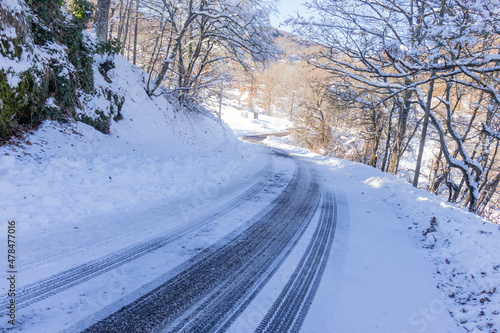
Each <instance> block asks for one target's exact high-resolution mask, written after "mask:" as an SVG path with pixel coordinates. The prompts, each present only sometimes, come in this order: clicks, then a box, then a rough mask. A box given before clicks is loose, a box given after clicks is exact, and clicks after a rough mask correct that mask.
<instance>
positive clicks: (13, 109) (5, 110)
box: [0, 70, 38, 138]
mask: <svg viewBox="0 0 500 333" xmlns="http://www.w3.org/2000/svg"><path fill="white" fill-rule="evenodd" d="M8 75H9V73H7V72H5V71H4V70H0V138H5V137H7V136H8V135H9V134H10V133H9V132H10V131H9V129H10V126H11V122H12V120H13V119H14V118H15V121H17V122H18V123H27V124H30V123H32V122H33V121H35V119H34V118H35V117H36V115H35V111H36V101H37V98H38V97H37V91H38V89H37V86H36V83H35V77H34V75H33V74H32V73H31V72H29V71H27V72H24V73H22V74H21V75H20V79H21V81H20V82H19V83H18V84H17V86H16V87H14V88H12V87H11V86H10V85H9V82H8V80H7V78H8Z"/></svg>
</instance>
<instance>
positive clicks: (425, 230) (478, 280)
mask: <svg viewBox="0 0 500 333" xmlns="http://www.w3.org/2000/svg"><path fill="white" fill-rule="evenodd" d="M265 143H266V144H267V145H270V146H274V147H277V148H280V149H284V150H288V151H290V152H292V153H293V154H296V155H298V156H301V157H302V158H304V159H307V160H309V161H311V162H313V163H315V164H317V165H320V166H319V167H318V169H319V170H320V172H322V175H323V177H324V178H325V183H327V184H328V185H327V186H331V188H332V189H333V190H334V191H336V192H339V191H340V192H345V193H347V196H348V197H350V199H351V200H350V202H349V205H350V206H351V209H350V211H351V214H352V215H357V214H358V215H359V214H360V213H359V211H364V210H366V213H367V214H366V217H363V216H362V215H360V216H361V217H360V218H361V219H364V218H367V219H368V220H366V221H362V220H361V221H353V220H354V219H355V217H354V216H352V217H351V228H354V226H355V224H356V222H358V223H359V224H360V225H361V227H360V228H361V229H360V230H359V231H358V233H359V232H362V231H361V230H362V229H369V228H371V227H372V226H373V225H374V224H375V225H378V226H379V227H380V228H385V229H387V228H388V226H390V228H396V227H397V228H400V229H406V230H408V235H409V236H410V237H411V238H412V239H413V240H414V243H415V246H416V247H420V248H421V250H422V251H424V254H425V256H426V257H427V258H428V259H430V260H431V262H432V263H433V264H434V267H435V269H434V273H433V281H431V283H433V284H434V285H435V286H436V287H437V288H438V289H439V291H440V292H439V297H438V298H436V299H432V297H431V298H429V299H430V301H427V303H424V304H423V306H422V307H421V308H419V309H415V312H414V313H413V314H412V315H410V316H408V317H405V318H400V319H401V321H403V322H406V324H408V323H409V324H410V326H411V327H412V328H413V330H414V331H417V332H424V331H425V332H427V331H432V332H445V331H444V330H442V329H438V328H436V326H433V325H437V322H438V319H439V316H440V315H443V312H445V309H446V310H447V311H448V312H449V313H450V314H451V316H452V317H453V318H454V319H455V321H456V322H457V325H458V326H459V327H462V330H460V331H468V332H496V331H497V330H498V329H500V227H499V226H498V225H496V224H492V223H490V222H488V221H486V220H484V219H481V218H480V217H479V216H477V215H475V214H472V213H469V212H468V211H466V210H464V209H461V208H457V207H456V206H454V205H452V204H449V203H447V202H445V201H444V200H442V199H441V198H439V197H438V196H435V195H433V194H430V193H428V192H426V191H424V190H419V189H415V188H414V187H412V186H411V185H410V184H408V183H406V182H405V181H404V180H403V179H400V178H398V177H395V176H393V175H389V174H386V173H383V172H381V171H380V170H378V169H375V168H371V167H368V166H366V165H363V164H359V163H355V162H350V161H345V160H340V159H337V158H331V157H324V156H320V155H317V154H314V153H311V152H309V151H306V150H303V149H300V148H297V147H295V146H293V145H291V142H290V140H289V139H288V138H277V137H269V138H267V139H266V140H265ZM363 198H365V199H363ZM366 198H370V199H369V200H368V199H366ZM377 207H379V208H378V209H379V210H380V207H385V208H382V210H384V209H387V210H389V211H388V212H387V214H385V215H382V216H383V218H382V219H378V218H376V217H374V211H375V210H376V209H377ZM390 216H396V217H397V218H396V219H395V221H396V222H395V223H396V224H391V223H393V222H390V221H387V220H389V219H390V218H389V217H390ZM386 219H387V220H386ZM366 223H369V224H370V225H366ZM352 232H353V230H351V233H352ZM375 232H376V231H373V233H372V234H371V235H367V239H366V240H363V242H360V244H359V245H360V247H361V249H359V251H362V252H363V254H360V257H361V258H365V259H366V257H369V256H370V255H371V252H373V251H374V250H373V244H374V243H375V242H378V243H380V244H384V243H385V244H391V245H390V246H392V245H394V244H398V243H399V242H400V240H398V239H396V238H394V237H392V236H391V235H389V234H381V233H376V234H375ZM375 235H376V236H375ZM368 236H369V237H368ZM336 237H337V236H336ZM358 237H359V235H358ZM374 237H380V238H381V239H378V240H375V239H373V238H374ZM398 237H401V236H400V235H399V236H398ZM339 251H340V249H339V250H338V251H337V252H336V253H337V255H339ZM348 251H351V252H352V251H356V250H353V249H349V250H348ZM367 251H369V252H370V254H369V253H367ZM394 251H396V252H398V251H404V249H402V248H394V249H393V250H392V252H394ZM332 255H333V257H334V258H335V253H334V254H332ZM389 255H390V256H391V257H397V256H398V254H397V253H395V254H394V253H393V254H390V253H389V254H388V256H389ZM403 255H404V254H401V256H403ZM374 260H377V263H378V264H377V265H376V266H374V267H371V269H372V271H370V275H369V279H368V280H367V281H366V283H374V282H373V279H376V277H377V276H378V275H379V274H382V275H383V274H385V273H387V272H375V271H374V270H375V269H377V267H378V266H383V265H384V263H385V262H387V261H388V260H390V258H389V257H384V258H378V259H377V258H376V259H374ZM407 265H411V263H408V264H407ZM393 269H396V267H393V268H391V271H392V270H393ZM400 269H401V267H399V268H398V270H400ZM358 270H360V271H361V270H362V267H358ZM412 270H413V271H415V273H416V274H418V272H419V271H420V267H413V268H412ZM392 274H393V273H391V275H392ZM355 278H356V279H358V280H359V279H360V275H359V274H356V276H355ZM389 278H390V277H387V279H389ZM418 279H419V280H420V279H425V277H419V278H418ZM358 282H359V281H358ZM418 282H421V281H415V283H418ZM362 285H363V283H359V284H358V285H357V286H356V287H355V288H358V289H359V288H363V286H362ZM394 288H396V286H395V287H394ZM358 289H356V290H358ZM419 292H420V291H419V290H418V288H415V290H405V291H404V294H402V295H400V297H401V298H402V299H400V301H399V302H402V301H403V299H413V298H420V297H422V295H421V294H419ZM351 297H352V295H350V297H349V298H351ZM364 302H367V300H366V299H365V300H364ZM377 306H378V307H379V308H380V309H386V308H390V307H391V306H392V305H391V304H389V301H388V297H385V298H381V299H380V300H379V303H378V305H377ZM400 306H402V304H400ZM351 310H352V309H351ZM339 311H342V309H339ZM359 311H361V310H359ZM332 312H333V311H332ZM346 315H347V314H346ZM366 320H367V322H370V318H366ZM391 325H392V326H390V327H391V328H395V327H398V323H394V322H393V323H391ZM351 329H352V326H351ZM463 329H465V330H463ZM354 331H355V330H354ZM393 331H394V330H393ZM453 332H454V331H453Z"/></svg>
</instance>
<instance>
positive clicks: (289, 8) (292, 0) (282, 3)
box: [271, 0, 306, 31]
mask: <svg viewBox="0 0 500 333" xmlns="http://www.w3.org/2000/svg"><path fill="white" fill-rule="evenodd" d="M305 1H306V0H279V1H278V10H279V16H274V15H272V16H271V24H272V25H273V26H275V27H279V25H280V23H282V22H283V21H285V20H286V19H287V18H288V16H290V15H293V14H294V12H296V11H298V12H299V13H300V12H301V10H302V11H303V8H304V7H303V6H302V4H303V3H304V2H305ZM279 28H280V29H282V30H286V31H291V28H290V27H285V26H281V27H279Z"/></svg>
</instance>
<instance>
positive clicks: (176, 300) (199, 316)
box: [84, 161, 320, 333]
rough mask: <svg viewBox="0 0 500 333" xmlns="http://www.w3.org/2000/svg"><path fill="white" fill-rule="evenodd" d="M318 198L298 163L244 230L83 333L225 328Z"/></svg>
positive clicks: (287, 247)
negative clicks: (268, 202)
mask: <svg viewBox="0 0 500 333" xmlns="http://www.w3.org/2000/svg"><path fill="white" fill-rule="evenodd" d="M295 163H297V164H298V162H297V161H295ZM319 200H320V192H319V185H318V184H317V183H316V182H315V181H314V180H311V179H310V175H309V174H308V170H307V169H306V168H305V167H304V166H303V165H301V164H298V167H297V169H296V173H295V174H294V177H293V178H292V180H291V181H290V183H289V184H288V185H287V187H286V188H285V190H284V191H283V192H282V193H281V194H280V195H279V196H278V197H277V198H276V199H275V200H274V201H273V203H272V204H270V205H269V206H268V208H267V209H265V210H263V211H261V212H260V213H259V214H257V215H256V217H255V218H254V219H252V221H251V222H252V223H253V224H251V226H250V227H249V228H248V229H246V230H245V231H243V232H242V233H241V234H239V235H238V236H236V237H235V238H234V239H233V240H231V241H229V242H227V243H225V244H223V245H221V246H220V245H219V246H215V245H214V246H213V247H211V248H208V249H206V250H205V251H204V252H206V255H205V256H203V259H201V260H200V261H198V262H196V263H194V264H193V265H192V266H191V267H189V268H188V269H186V270H184V271H182V272H181V273H179V274H178V275H176V276H175V277H173V278H171V279H170V280H168V281H167V282H165V283H164V284H162V285H161V286H159V287H157V288H156V289H154V290H152V291H151V292H149V293H147V294H145V295H143V296H142V297H140V298H138V299H137V300H136V301H134V302H132V303H130V304H129V305H127V306H125V307H123V308H122V309H121V310H119V311H117V312H115V313H113V314H111V315H109V316H108V317H106V318H104V319H103V320H101V321H99V322H97V323H95V324H94V325H92V326H91V327H89V328H88V329H86V330H85V331H84V332H151V331H154V332H156V331H162V330H166V331H168V332H180V331H183V332H203V333H205V332H214V331H220V330H221V329H224V327H226V326H227V325H228V324H229V323H230V322H231V320H232V319H234V318H235V316H234V315H230V314H231V313H232V314H237V313H239V311H240V308H241V307H242V306H243V305H244V304H247V303H248V301H249V299H251V298H252V297H254V296H255V294H256V293H257V291H258V290H259V288H261V287H262V286H263V285H264V283H265V282H266V281H267V279H268V278H269V277H270V276H271V275H272V273H273V272H274V271H275V270H276V269H277V267H278V266H279V264H280V263H281V262H282V261H283V260H284V257H286V255H287V254H288V253H289V252H290V251H291V247H293V245H294V244H295V242H296V240H297V239H298V238H299V237H300V235H301V234H302V233H303V231H304V230H305V228H306V227H307V225H308V223H309V222H310V220H311V219H312V217H313V216H314V213H315V211H316V208H317V206H318V204H319Z"/></svg>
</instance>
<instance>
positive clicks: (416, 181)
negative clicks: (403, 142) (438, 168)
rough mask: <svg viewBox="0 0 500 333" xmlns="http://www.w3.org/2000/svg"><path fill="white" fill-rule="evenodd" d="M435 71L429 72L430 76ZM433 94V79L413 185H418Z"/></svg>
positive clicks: (430, 84) (428, 95)
mask: <svg viewBox="0 0 500 333" xmlns="http://www.w3.org/2000/svg"><path fill="white" fill-rule="evenodd" d="M434 75H435V72H434V71H432V72H431V77H433V76H434ZM433 94H434V79H432V80H431V82H430V83H429V91H428V93H427V102H426V104H425V117H424V124H423V125H422V137H421V138H420V147H419V148H418V157H417V165H416V167H415V176H414V177H413V186H414V187H418V177H419V176H420V168H421V167H422V157H423V155H424V148H425V139H426V136H427V127H428V126H429V114H430V112H431V103H432V95H433Z"/></svg>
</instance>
